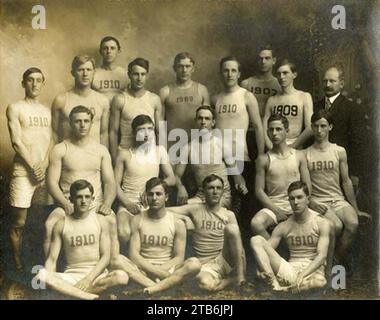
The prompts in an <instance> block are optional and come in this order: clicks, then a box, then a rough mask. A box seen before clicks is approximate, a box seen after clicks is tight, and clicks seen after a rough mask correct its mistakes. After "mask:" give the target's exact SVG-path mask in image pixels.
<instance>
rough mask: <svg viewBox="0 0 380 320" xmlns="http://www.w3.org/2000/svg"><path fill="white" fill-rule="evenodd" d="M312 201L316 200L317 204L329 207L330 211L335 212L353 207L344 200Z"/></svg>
mask: <svg viewBox="0 0 380 320" xmlns="http://www.w3.org/2000/svg"><path fill="white" fill-rule="evenodd" d="M312 200H314V201H315V202H317V203H321V204H324V205H327V206H328V207H329V208H330V209H332V210H333V211H335V212H336V211H339V210H342V209H344V208H346V207H351V205H350V204H349V202H348V201H346V200H343V199H338V200H328V201H323V200H319V199H316V198H313V199H312Z"/></svg>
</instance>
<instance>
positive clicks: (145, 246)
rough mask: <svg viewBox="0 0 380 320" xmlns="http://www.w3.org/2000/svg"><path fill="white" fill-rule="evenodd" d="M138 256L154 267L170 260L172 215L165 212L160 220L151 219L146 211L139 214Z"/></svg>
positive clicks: (173, 230)
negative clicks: (139, 247)
mask: <svg viewBox="0 0 380 320" xmlns="http://www.w3.org/2000/svg"><path fill="white" fill-rule="evenodd" d="M139 233H140V242H141V249H140V254H141V256H143V257H144V258H145V259H147V260H148V261H149V262H150V263H152V264H154V265H162V264H164V263H165V262H167V261H169V260H170V259H171V258H172V254H173V245H174V236H175V224H174V216H173V213H171V212H168V211H166V215H165V216H164V217H163V218H161V219H152V218H150V217H149V215H148V211H142V212H141V219H140V224H139Z"/></svg>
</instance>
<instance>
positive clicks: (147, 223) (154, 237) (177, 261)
mask: <svg viewBox="0 0 380 320" xmlns="http://www.w3.org/2000/svg"><path fill="white" fill-rule="evenodd" d="M145 191H146V199H147V203H148V205H149V209H147V210H143V211H141V213H140V214H138V215H136V216H135V217H134V218H133V220H132V235H131V240H130V242H129V257H130V259H131V260H129V259H127V258H125V259H124V260H122V261H121V262H120V267H121V268H122V269H123V270H125V271H126V272H127V273H130V272H131V271H133V272H134V273H136V272H139V273H140V278H141V279H140V281H138V282H139V283H140V284H142V285H143V286H146V288H145V289H144V292H145V293H146V294H154V293H157V292H160V291H163V290H166V289H169V288H171V287H173V286H175V285H177V284H178V283H180V282H181V281H183V280H184V279H185V278H188V277H191V276H195V275H196V274H197V273H198V272H199V270H200V267H201V266H200V263H199V261H198V259H196V258H190V259H187V260H185V259H184V257H185V246H186V227H185V225H184V223H183V222H182V221H181V220H180V219H178V218H175V217H174V215H173V213H171V212H169V211H167V210H166V208H165V202H166V201H167V200H168V185H167V184H166V182H165V181H163V180H161V179H159V178H152V179H150V180H148V181H147V183H146V189H145Z"/></svg>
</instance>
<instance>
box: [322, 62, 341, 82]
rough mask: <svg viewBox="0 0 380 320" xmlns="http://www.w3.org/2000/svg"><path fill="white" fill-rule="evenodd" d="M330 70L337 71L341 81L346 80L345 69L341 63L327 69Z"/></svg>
mask: <svg viewBox="0 0 380 320" xmlns="http://www.w3.org/2000/svg"><path fill="white" fill-rule="evenodd" d="M329 69H336V70H337V71H338V74H339V80H344V68H343V66H342V65H341V64H339V63H336V64H332V65H330V66H329V67H328V68H326V71H327V70H329Z"/></svg>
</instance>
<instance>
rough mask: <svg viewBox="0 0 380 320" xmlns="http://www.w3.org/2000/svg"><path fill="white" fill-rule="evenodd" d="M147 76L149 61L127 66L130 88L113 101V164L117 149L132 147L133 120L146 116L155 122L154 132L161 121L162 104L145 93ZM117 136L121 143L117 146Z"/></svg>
mask: <svg viewBox="0 0 380 320" xmlns="http://www.w3.org/2000/svg"><path fill="white" fill-rule="evenodd" d="M148 73H149V61H147V60H145V59H143V58H136V59H135V60H133V61H132V62H130V63H129V65H128V76H129V79H130V86H129V87H128V89H127V91H125V92H122V93H120V94H118V95H117V96H115V97H114V99H113V100H112V106H111V117H110V152H111V156H112V160H113V161H115V160H116V156H117V151H118V148H119V145H120V147H121V148H123V149H128V148H130V147H132V146H133V145H134V142H135V137H134V135H133V132H132V126H131V124H132V120H133V119H134V118H135V117H137V116H138V115H140V114H145V115H147V116H149V117H150V118H151V119H153V120H154V124H155V127H156V132H158V124H159V121H160V120H161V119H162V114H161V113H162V107H161V101H160V98H159V96H158V95H156V94H154V93H152V92H150V91H148V90H146V89H145V84H146V80H147V78H148ZM119 135H120V142H119Z"/></svg>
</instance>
